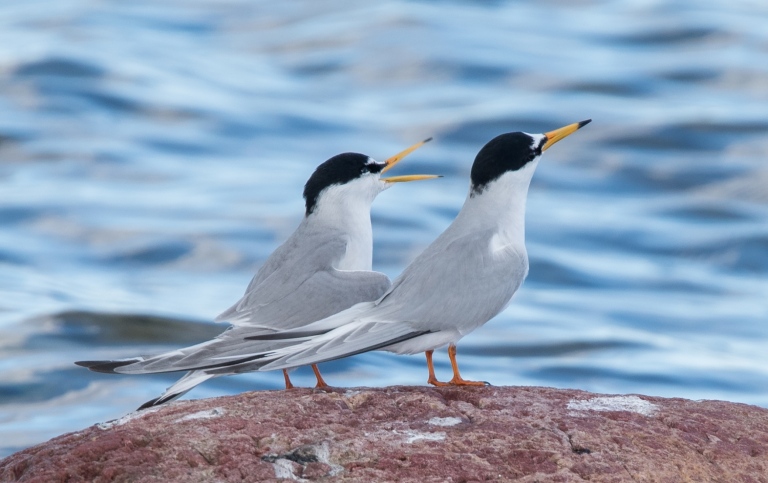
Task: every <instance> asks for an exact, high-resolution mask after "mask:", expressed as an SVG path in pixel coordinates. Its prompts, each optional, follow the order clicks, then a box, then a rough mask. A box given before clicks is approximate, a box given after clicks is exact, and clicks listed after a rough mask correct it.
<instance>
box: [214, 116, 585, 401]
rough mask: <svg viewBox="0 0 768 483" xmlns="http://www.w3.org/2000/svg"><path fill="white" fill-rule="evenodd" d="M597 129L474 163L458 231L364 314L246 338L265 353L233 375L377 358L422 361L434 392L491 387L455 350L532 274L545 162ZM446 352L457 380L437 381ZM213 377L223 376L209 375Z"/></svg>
mask: <svg viewBox="0 0 768 483" xmlns="http://www.w3.org/2000/svg"><path fill="white" fill-rule="evenodd" d="M589 122H590V120H586V121H582V122H578V123H574V124H570V125H568V126H565V127H562V128H560V129H556V130H554V131H550V132H547V133H544V134H527V133H523V132H513V133H507V134H502V135H500V136H498V137H496V138H494V139H492V140H491V141H490V142H488V144H486V145H485V146H484V147H483V148H482V149H481V150H480V152H479V153H478V154H477V157H476V158H475V162H474V164H473V165H472V171H471V184H470V189H469V194H468V196H467V198H466V201H465V202H464V206H463V207H462V208H461V211H460V212H459V214H458V215H457V217H456V219H455V220H454V221H453V223H451V225H450V226H449V227H448V228H447V229H446V230H445V231H444V232H443V233H442V234H441V235H440V236H439V237H438V238H437V239H436V240H435V241H434V242H433V243H432V244H431V245H429V247H427V248H426V249H425V250H424V252H422V253H421V254H420V255H419V256H418V257H417V258H416V259H415V260H414V261H413V262H412V263H411V264H410V265H409V266H408V267H407V268H406V269H405V270H404V271H403V273H402V274H401V275H400V276H399V277H397V278H396V279H395V281H394V282H393V283H392V286H391V287H389V289H388V290H387V291H386V293H385V294H384V295H383V296H382V297H381V298H379V299H378V300H376V301H372V302H363V303H360V304H357V305H355V306H353V307H351V308H349V309H347V310H345V311H343V312H340V313H338V314H335V315H332V316H330V317H328V318H326V319H324V320H321V321H318V322H314V323H312V324H309V325H306V326H304V327H302V328H300V329H294V330H288V331H283V332H279V333H273V334H258V335H254V336H249V338H251V339H253V340H254V342H256V341H261V346H257V345H254V346H251V348H252V349H257V348H259V347H260V348H261V349H260V350H254V353H252V354H251V355H250V356H248V357H247V358H244V359H243V360H242V361H241V363H240V364H239V366H229V367H227V369H226V370H227V371H231V372H239V371H241V370H254V369H255V370H259V371H268V370H274V369H286V368H291V367H296V366H303V365H306V364H315V363H319V362H324V361H330V360H333V359H339V358H342V357H347V356H351V355H354V354H359V353H361V352H367V351H371V350H377V349H380V350H386V351H390V352H395V353H398V354H415V353H418V352H425V353H426V358H427V366H428V370H429V377H428V380H427V381H428V383H430V384H433V385H436V386H444V385H459V386H463V385H473V386H474V385H484V384H486V383H484V382H479V381H467V380H465V379H463V378H462V377H461V374H460V373H459V367H458V364H457V363H456V343H457V342H458V341H459V340H460V339H461V338H462V337H464V336H465V335H467V334H468V333H470V332H472V331H473V330H475V329H477V328H478V327H480V326H482V325H483V324H485V323H486V322H487V321H488V320H490V319H492V318H493V317H494V316H496V315H497V314H498V313H499V312H501V311H502V310H503V309H504V308H505V307H506V306H507V304H508V303H509V301H510V299H511V298H512V296H513V295H514V294H515V292H516V291H517V290H518V289H519V288H520V286H521V284H522V283H523V280H524V279H525V277H526V275H527V274H528V254H527V252H526V249H525V205H526V198H527V195H528V188H529V185H530V182H531V177H532V176H533V173H534V171H535V169H536V166H537V165H538V163H539V159H540V156H541V154H542V153H543V152H544V151H546V150H547V149H549V148H550V147H551V146H552V145H553V144H555V143H556V142H558V141H559V140H561V139H563V138H564V137H566V136H568V135H570V134H572V133H574V132H576V130H578V129H579V128H581V127H583V126H584V125H586V124H587V123H589ZM445 345H448V356H449V358H450V361H451V366H452V369H453V378H452V379H451V380H450V381H449V382H447V383H445V382H440V381H438V380H437V378H436V377H435V372H434V367H433V365H432V352H433V351H434V350H435V349H436V348H439V347H443V346H445ZM208 371H210V372H209V373H211V374H216V373H217V372H218V371H219V369H217V368H210V369H208Z"/></svg>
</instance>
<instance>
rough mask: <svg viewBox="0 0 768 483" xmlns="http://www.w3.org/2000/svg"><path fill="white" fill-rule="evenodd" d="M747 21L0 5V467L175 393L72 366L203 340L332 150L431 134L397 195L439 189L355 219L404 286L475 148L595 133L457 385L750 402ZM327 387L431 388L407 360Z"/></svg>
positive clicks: (381, 202) (367, 362)
mask: <svg viewBox="0 0 768 483" xmlns="http://www.w3.org/2000/svg"><path fill="white" fill-rule="evenodd" d="M766 25H768V3H766V2H764V1H763V0H759V1H752V2H749V1H743V2H734V1H732V0H713V1H709V2H699V1H697V0H688V1H671V0H669V1H640V0H636V1H590V0H584V1H579V2H571V1H565V0H560V1H548V2H536V1H529V2H502V1H496V2H481V3H478V2H462V1H454V2H419V1H414V2H408V1H394V2H387V3H379V4H376V5H368V4H367V2H354V1H349V0H338V1H331V2H313V1H302V2H283V3H281V2H256V1H253V0H228V1H226V2H219V1H218V0H197V1H195V2H181V1H166V2H155V1H149V0H137V1H131V2H122V1H117V0H113V1H109V0H108V1H102V2H87V1H84V0H60V1H34V0H28V1H25V2H3V3H2V5H0V456H4V455H7V454H10V453H12V452H13V451H16V450H18V449H20V448H24V447H27V446H29V445H33V444H36V443H39V442H41V441H44V440H46V439H48V438H51V437H53V436H56V435H58V434H61V433H64V432H68V431H74V430H78V429H80V428H83V427H85V426H88V425H90V424H93V423H95V422H98V421H104V420H108V419H113V418H115V417H119V416H121V415H123V414H125V413H126V412H128V411H130V410H132V409H134V408H135V407H137V406H138V405H139V404H141V403H142V402H144V401H146V400H148V399H150V398H152V397H155V396H157V395H158V394H159V393H161V392H162V391H163V389H164V388H165V387H166V386H168V385H169V384H170V383H171V382H172V381H173V380H175V378H176V377H177V375H161V376H156V377H128V376H109V375H101V374H94V373H90V372H88V371H86V370H84V369H82V368H79V367H76V366H74V365H73V364H72V362H73V361H75V360H82V359H100V358H117V357H124V356H132V355H136V354H143V353H154V352H159V351H163V350H169V349H172V348H176V347H179V346H182V345H189V344H192V343H195V342H198V341H202V340H205V339H207V338H210V337H212V336H215V335H216V334H218V333H219V332H220V331H221V330H223V328H224V327H223V326H221V325H219V324H213V323H212V322H211V320H212V318H213V317H214V316H215V315H217V314H218V313H219V312H221V311H222V310H224V309H225V308H227V307H228V306H229V305H230V304H231V303H232V302H234V301H235V300H236V299H237V298H238V297H239V296H240V294H241V293H242V291H243V290H244V289H245V286H246V285H247V283H248V281H249V280H250V278H251V276H252V275H253V273H254V272H255V271H256V270H257V269H258V267H259V265H260V263H261V262H262V261H263V260H264V259H265V257H266V256H267V255H268V254H269V253H270V252H271V251H272V250H273V249H274V248H275V247H276V246H277V245H278V244H279V243H280V242H281V241H282V240H284V239H285V238H286V237H287V236H288V235H289V234H290V233H291V232H292V231H293V229H294V228H295V227H296V225H297V224H298V222H299V220H300V219H301V216H302V213H303V205H302V200H301V197H300V193H301V189H302V186H303V183H304V182H305V181H306V178H307V177H308V176H309V174H310V173H311V172H312V170H313V169H314V167H315V166H316V165H317V164H319V163H320V162H322V161H323V160H325V159H326V158H328V157H330V156H331V155H334V154H336V153H339V152H342V151H359V152H363V153H366V154H369V155H371V156H373V157H375V158H377V159H384V158H386V157H387V156H389V155H391V154H394V153H395V152H397V151H399V150H400V149H402V148H404V147H406V146H408V145H410V144H411V143H413V142H415V141H417V140H419V139H422V138H425V137H427V136H434V137H435V141H434V142H433V143H431V144H430V145H428V146H426V147H424V148H422V149H421V150H420V151H418V152H417V153H415V154H414V155H412V156H411V157H410V158H408V159H407V160H406V161H405V162H403V163H402V165H401V167H400V168H398V173H397V174H406V173H414V172H432V173H440V174H444V175H445V178H443V179H442V180H437V181H433V182H424V183H418V184H408V185H399V186H397V187H395V188H393V189H391V190H389V191H387V192H386V193H383V194H382V195H381V196H380V197H379V198H378V199H377V201H376V203H375V206H374V208H373V223H374V237H375V247H374V268H375V269H378V270H380V271H384V272H385V273H387V274H388V275H390V276H391V277H394V276H396V275H397V274H398V273H399V272H400V271H401V270H402V269H403V267H404V266H405V265H407V263H408V262H409V261H410V260H412V259H413V257H414V256H415V255H416V254H417V253H418V252H419V251H420V250H421V249H423V248H424V247H425V246H426V245H427V244H428V243H429V242H430V241H431V240H432V239H434V238H435V237H436V236H437V235H438V234H439V233H440V232H441V231H442V230H443V229H444V228H445V227H446V226H447V225H448V223H449V222H450V221H451V219H452V218H453V216H454V215H455V214H456V213H457V211H458V210H459V208H460V206H461V203H462V202H463V200H464V196H465V194H466V190H467V186H468V175H469V169H470V166H471V162H472V159H473V157H474V154H475V153H476V152H477V150H478V149H479V148H480V147H481V146H482V145H483V144H484V143H485V142H486V141H488V140H490V139H491V138H492V137H494V136H496V135H497V134H500V133H502V132H506V131H514V130H525V131H529V132H542V131H546V130H550V129H553V128H556V127H560V126H562V125H564V124H568V123H571V122H575V121H579V120H581V119H586V118H592V119H593V120H594V121H593V123H592V124H591V125H589V126H587V127H586V128H585V129H583V130H581V131H580V132H579V133H578V134H577V135H574V136H571V137H570V138H568V139H567V140H566V141H564V142H562V143H560V144H558V145H557V146H556V147H555V148H553V149H551V150H549V151H548V152H547V154H546V156H545V159H544V160H543V161H542V163H541V164H540V166H539V169H538V172H537V173H536V176H535V178H534V181H533V184H532V187H531V193H530V199H529V205H528V219H527V235H528V250H529V254H530V257H531V270H530V276H529V278H528V280H527V282H526V283H525V285H524V286H523V288H522V289H521V290H520V292H519V293H518V294H517V296H516V298H515V300H514V301H513V303H512V304H511V305H510V307H509V308H508V309H507V310H506V311H505V312H504V313H502V314H501V315H499V316H498V317H496V318H495V319H494V320H493V321H491V322H490V323H488V324H487V325H486V326H484V327H483V328H482V329H480V330H478V331H476V332H475V333H473V334H471V335H470V336H468V337H466V338H465V339H464V340H463V341H462V342H461V343H460V345H459V362H460V364H461V368H462V375H463V376H465V377H467V378H470V379H482V380H487V381H490V382H492V383H494V384H498V385H546V386H555V387H568V388H579V389H585V390H589V391H597V392H607V393H642V394H649V395H659V396H679V397H685V398H692V399H725V400H730V401H740V402H745V403H751V404H758V405H762V406H767V407H768V350H766V339H767V338H768V323H767V322H768V278H766V272H767V271H768V29H767V28H766ZM437 360H438V367H437V369H438V373H439V376H440V377H442V378H443V379H447V378H448V377H449V366H448V363H447V357H446V356H445V353H444V352H441V353H440V354H439V355H438V356H437ZM323 371H324V374H325V376H326V379H327V380H328V381H329V382H330V383H332V384H335V385H339V386H359V385H372V386H384V385H390V384H424V383H425V381H426V370H425V367H424V362H423V358H422V356H414V357H402V356H394V355H390V354H386V353H372V354H365V355H361V356H357V357H355V358H352V359H349V360H341V361H337V362H333V363H329V364H325V365H324V368H323ZM294 380H295V382H296V383H297V384H300V385H310V384H312V383H313V377H312V375H311V372H309V371H306V370H299V371H297V373H296V375H295V377H294ZM281 385H282V376H281V375H280V374H275V373H269V374H258V375H253V374H249V375H243V376H238V377H227V378H220V379H217V380H214V381H212V382H210V383H207V384H205V385H203V386H201V387H199V388H197V389H196V390H194V391H193V392H192V393H190V394H189V396H188V397H195V398H199V397H211V396H217V395H223V394H233V393H238V392H241V391H247V390H254V389H277V388H280V387H281Z"/></svg>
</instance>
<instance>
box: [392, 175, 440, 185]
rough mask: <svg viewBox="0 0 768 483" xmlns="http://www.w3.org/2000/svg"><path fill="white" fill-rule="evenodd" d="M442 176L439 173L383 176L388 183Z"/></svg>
mask: <svg viewBox="0 0 768 483" xmlns="http://www.w3.org/2000/svg"><path fill="white" fill-rule="evenodd" d="M435 178H442V176H440V175H439V174H406V175H405V176H392V177H391V178H381V180H382V181H386V182H387V183H407V182H408V181H419V180H422V179H435Z"/></svg>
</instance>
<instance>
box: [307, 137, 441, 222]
mask: <svg viewBox="0 0 768 483" xmlns="http://www.w3.org/2000/svg"><path fill="white" fill-rule="evenodd" d="M431 139H432V138H429V139H427V140H425V141H422V142H420V143H417V144H414V145H413V146H411V147H409V148H408V149H406V150H405V151H402V152H400V153H398V154H396V155H395V156H392V157H391V158H389V159H387V160H386V161H381V162H379V161H376V160H375V159H373V158H371V157H369V156H366V155H364V154H359V153H343V154H337V155H336V156H334V157H332V158H330V159H329V160H327V161H325V162H324V163H322V164H321V165H320V166H318V167H317V169H316V170H315V172H314V173H312V176H310V177H309V180H308V181H307V184H305V185H304V200H305V203H306V216H309V215H311V214H312V213H314V212H315V210H316V208H317V207H318V205H321V204H322V205H325V204H342V203H343V204H346V205H348V206H350V205H351V206H353V207H354V206H360V207H362V208H365V209H370V206H371V203H372V202H373V200H374V199H375V198H376V195H378V194H379V193H381V192H382V191H384V190H385V189H387V188H389V187H390V186H392V185H393V184H394V183H402V182H406V181H418V180H421V179H431V178H438V177H439V176H435V175H423V174H415V175H407V176H394V177H390V178H382V177H381V174H382V173H384V172H386V171H388V170H389V169H391V168H392V167H393V166H394V165H396V164H397V163H399V162H400V161H401V160H402V159H403V158H405V157H406V156H407V155H408V154H410V153H411V152H412V151H414V150H416V149H417V148H419V147H420V146H421V145H423V144H424V143H426V142H428V141H430V140H431Z"/></svg>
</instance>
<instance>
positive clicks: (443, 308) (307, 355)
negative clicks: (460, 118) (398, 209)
mask: <svg viewBox="0 0 768 483" xmlns="http://www.w3.org/2000/svg"><path fill="white" fill-rule="evenodd" d="M448 235H450V233H449V234H448ZM489 240H490V236H487V234H483V233H473V234H470V235H466V236H461V237H456V238H450V237H449V236H446V237H444V238H442V239H440V238H439V239H438V240H436V242H435V243H433V244H432V245H430V247H429V248H427V250H425V251H424V253H422V255H420V256H419V257H417V259H416V260H414V262H413V263H412V264H411V265H409V266H408V268H407V269H406V270H405V271H404V272H403V274H402V275H401V276H400V277H398V278H397V279H396V280H395V282H394V283H393V284H392V287H390V289H389V291H388V292H387V294H386V295H385V296H384V297H382V299H380V300H379V301H377V302H376V305H374V304H364V305H361V306H357V307H353V308H351V309H349V310H347V311H345V312H342V313H340V314H337V315H335V316H333V317H330V318H328V319H326V320H324V321H321V322H317V323H315V324H312V325H310V326H308V327H306V329H314V328H315V327H321V326H325V325H328V326H335V328H333V329H332V330H330V331H328V332H326V333H323V334H321V335H316V336H313V337H311V338H310V339H309V340H301V341H299V343H297V344H287V345H286V346H285V347H283V348H280V349H276V350H275V351H274V352H273V353H272V354H269V355H268V356H267V357H265V360H262V361H260V362H259V363H258V364H256V365H258V366H259V367H258V370H272V369H283V368H288V367H295V366H300V365H306V364H313V363H316V362H323V361H328V360H332V359H338V358H341V357H347V356H351V355H354V354H358V353H361V352H367V351H370V350H376V349H381V348H384V347H388V346H391V345H394V344H398V343H400V342H404V341H406V340H409V339H413V338H416V337H420V336H423V335H426V334H437V333H438V332H442V331H451V332H453V333H458V334H460V335H465V334H467V333H469V332H471V331H472V330H474V329H476V328H477V327H479V326H480V325H482V324H483V323H485V322H487V321H488V320H489V319H491V318H492V317H494V316H495V315H496V314H498V313H499V312H500V311H501V310H503V308H504V307H505V306H506V305H507V303H508V302H509V300H510V299H511V298H512V295H514V293H515V291H516V290H517V289H518V288H519V287H520V284H521V283H522V281H523V279H524V278H525V275H526V273H527V269H528V262H527V255H526V253H525V251H524V249H523V250H522V252H521V251H518V249H515V248H513V247H509V246H508V247H500V248H499V249H498V250H494V251H491V250H489V249H488V241H489ZM270 340H272V341H273V342H277V340H278V339H277V338H273V339H270ZM283 342H287V340H285V341H283Z"/></svg>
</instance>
